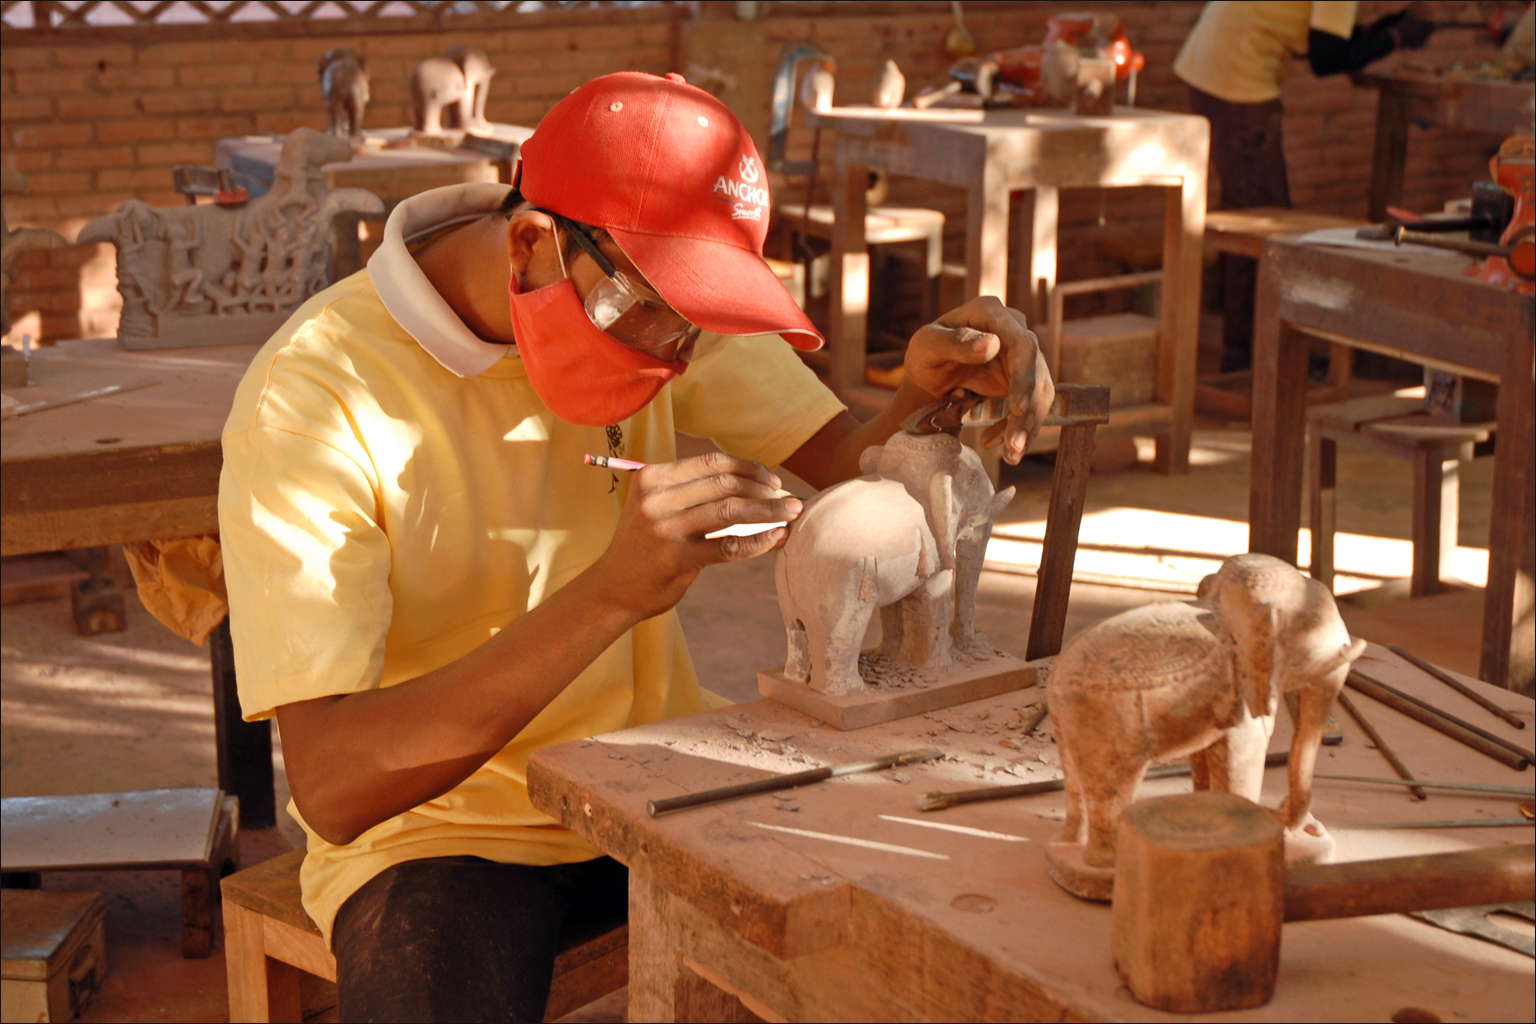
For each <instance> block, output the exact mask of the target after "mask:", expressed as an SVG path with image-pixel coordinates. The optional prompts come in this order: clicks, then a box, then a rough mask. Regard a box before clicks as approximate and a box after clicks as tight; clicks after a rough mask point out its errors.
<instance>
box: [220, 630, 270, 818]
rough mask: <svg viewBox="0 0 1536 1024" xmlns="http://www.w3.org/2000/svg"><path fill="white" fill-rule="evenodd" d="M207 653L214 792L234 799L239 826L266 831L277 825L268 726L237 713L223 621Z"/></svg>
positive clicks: (231, 647)
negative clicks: (214, 751) (216, 786)
mask: <svg viewBox="0 0 1536 1024" xmlns="http://www.w3.org/2000/svg"><path fill="white" fill-rule="evenodd" d="M208 653H209V655H210V656H211V660H212V662H213V724H214V736H215V740H216V742H217V747H218V760H219V788H220V789H222V790H223V791H224V792H226V793H229V794H231V795H232V796H237V797H239V798H240V820H241V822H242V824H244V825H245V827H247V828H271V827H272V826H273V825H276V824H277V799H276V795H275V793H274V791H273V784H272V723H271V722H247V721H245V719H244V718H243V717H242V716H241V714H240V692H239V690H238V689H237V688H236V686H235V649H234V644H233V643H232V642H231V640H230V637H229V619H227V618H226V619H225V620H224V621H223V622H221V623H219V625H218V628H216V629H215V630H214V631H213V632H212V633H209V634H208Z"/></svg>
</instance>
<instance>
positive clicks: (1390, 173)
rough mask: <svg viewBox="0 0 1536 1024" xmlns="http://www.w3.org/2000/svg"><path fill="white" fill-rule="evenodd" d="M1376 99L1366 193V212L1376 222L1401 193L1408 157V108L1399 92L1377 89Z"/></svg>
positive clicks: (1400, 198) (1383, 216)
mask: <svg viewBox="0 0 1536 1024" xmlns="http://www.w3.org/2000/svg"><path fill="white" fill-rule="evenodd" d="M1377 97H1378V98H1377V100H1376V151H1375V152H1374V153H1373V154H1372V156H1371V188H1370V191H1369V192H1368V193H1367V194H1366V203H1365V207H1366V216H1367V217H1369V218H1370V219H1371V220H1372V221H1374V222H1376V223H1378V224H1379V223H1381V222H1382V221H1383V220H1385V219H1386V217H1387V207H1388V206H1389V205H1392V204H1394V203H1398V202H1400V201H1401V200H1402V197H1403V167H1404V165H1405V163H1406V162H1407V158H1408V111H1407V109H1406V108H1405V106H1404V99H1403V97H1402V96H1400V95H1398V94H1397V93H1395V92H1392V91H1390V90H1385V89H1383V90H1378V91H1377Z"/></svg>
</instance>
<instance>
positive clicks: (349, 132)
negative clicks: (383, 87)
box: [320, 46, 370, 138]
mask: <svg viewBox="0 0 1536 1024" xmlns="http://www.w3.org/2000/svg"><path fill="white" fill-rule="evenodd" d="M320 95H321V97H322V98H323V99H324V101H325V115H326V120H327V127H326V131H327V132H328V133H329V134H331V135H338V136H343V137H348V138H350V137H352V136H355V135H361V134H362V133H363V113H364V112H365V111H366V110H367V109H368V100H369V99H370V94H369V91H368V61H367V59H365V58H364V57H363V56H361V55H360V54H359V53H358V52H357V51H356V50H354V49H352V47H350V46H333V47H331V49H329V50H327V51H326V52H325V56H324V57H321V58H320Z"/></svg>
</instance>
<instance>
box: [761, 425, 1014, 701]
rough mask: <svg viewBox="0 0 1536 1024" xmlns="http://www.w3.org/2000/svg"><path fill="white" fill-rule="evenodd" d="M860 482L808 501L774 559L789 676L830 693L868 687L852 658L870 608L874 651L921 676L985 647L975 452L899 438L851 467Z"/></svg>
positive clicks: (995, 505) (984, 508) (986, 515)
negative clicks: (979, 613)
mask: <svg viewBox="0 0 1536 1024" xmlns="http://www.w3.org/2000/svg"><path fill="white" fill-rule="evenodd" d="M859 468H860V469H862V470H864V472H865V474H866V475H864V476H862V477H860V478H858V479H856V480H847V481H844V482H843V483H841V484H838V485H837V486H835V487H832V488H829V489H828V490H826V491H823V492H822V493H821V494H818V495H816V496H815V497H813V498H811V499H810V500H809V501H807V502H806V504H805V510H804V511H803V512H802V513H801V515H800V518H799V519H798V520H796V522H795V523H794V525H793V526H792V527H791V528H790V533H789V540H788V541H786V542H785V545H784V547H783V548H782V549H781V550H780V551H779V553H778V555H777V556H776V561H775V563H774V572H775V577H776V581H777V584H778V595H779V610H780V611H781V613H782V614H783V617H784V627H785V632H786V634H787V636H788V645H789V656H788V658H787V660H786V662H785V666H784V674H785V676H786V677H787V678H788V679H790V680H793V681H796V682H808V683H809V684H810V687H811V689H813V690H817V691H820V692H822V693H828V694H833V695H846V694H850V693H858V692H861V691H863V690H864V689H865V688H866V684H865V682H864V680H863V678H862V677H861V676H860V675H859V650H860V647H861V646H862V645H863V640H864V632H865V630H866V628H867V627H868V625H869V620H870V617H871V616H872V615H873V614H874V612H875V610H876V609H877V608H878V609H880V613H881V633H882V636H881V646H880V650H881V653H883V654H885V655H886V656H887V657H889V658H891V659H892V660H893V661H896V662H898V663H900V664H906V665H911V666H914V667H917V668H923V669H940V668H944V667H946V666H948V665H950V664H951V663H952V662H953V661H954V660H955V657H956V654H957V652H958V653H959V654H961V655H964V654H965V653H966V652H967V651H969V650H970V649H971V648H972V647H974V646H975V645H986V649H987V650H988V651H990V645H987V643H986V638H985V637H982V636H981V635H980V634H979V633H977V632H976V629H975V609H976V584H977V581H978V579H979V578H980V574H981V562H982V559H983V557H984V556H985V552H986V544H987V538H988V537H989V536H990V535H991V532H992V521H993V520H994V519H995V518H996V517H997V514H998V513H999V512H1000V511H1001V510H1002V509H1003V508H1004V507H1005V506H1006V505H1007V504H1008V502H1009V500H1011V499H1012V497H1013V488H1011V487H1010V488H1008V489H1007V490H1005V491H1002V492H1001V493H996V494H994V493H993V490H992V484H991V482H990V480H989V479H988V477H987V474H986V471H985V469H983V467H982V464H981V460H980V458H979V457H978V456H977V455H976V453H975V452H973V451H971V450H970V449H968V448H966V447H964V446H963V445H962V444H961V443H960V441H959V440H958V439H957V438H954V437H951V436H949V435H947V434H933V435H925V436H917V435H912V434H897V435H895V436H894V437H892V438H891V439H890V440H889V441H887V442H886V443H885V444H884V445H882V446H876V447H873V448H870V449H868V450H866V451H865V452H864V454H863V455H862V456H861V457H860V459H859Z"/></svg>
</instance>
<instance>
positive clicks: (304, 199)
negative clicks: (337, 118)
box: [79, 128, 384, 348]
mask: <svg viewBox="0 0 1536 1024" xmlns="http://www.w3.org/2000/svg"><path fill="white" fill-rule="evenodd" d="M350 159H352V145H351V142H350V140H348V139H345V138H333V137H331V136H329V135H325V134H323V133H321V132H317V131H315V130H313V129H311V128H298V129H296V130H294V131H292V132H290V133H289V134H288V137H287V139H286V140H285V141H284V142H283V151H282V156H281V157H280V158H279V159H278V162H277V165H276V166H275V167H274V168H273V180H272V188H271V189H270V191H268V192H267V193H266V194H265V195H263V196H261V197H260V198H257V199H254V200H251V201H250V202H249V203H246V204H244V205H242V206H239V207H225V206H217V205H207V206H180V207H172V208H168V209H155V208H154V207H151V206H147V205H146V204H144V203H142V202H139V201H138V200H136V199H130V200H129V201H128V202H126V203H124V204H123V205H122V206H120V207H118V209H117V212H116V213H113V214H110V215H108V216H106V217H98V218H96V219H95V220H93V221H91V222H90V223H89V224H87V225H86V226H85V228H84V229H83V230H82V231H81V232H80V238H79V242H80V243H81V244H85V243H88V242H111V243H112V244H114V245H115V246H117V290H118V293H119V294H120V295H122V298H123V312H122V320H121V323H120V326H119V328H118V338H119V340H120V341H121V342H122V344H123V346H124V347H125V348H180V347H185V346H190V345H233V344H237V343H240V342H245V341H262V340H265V339H266V338H267V337H268V336H269V335H271V333H272V332H273V331H275V330H276V329H277V328H278V327H280V326H281V325H282V323H283V321H284V320H286V319H287V318H288V316H289V314H291V313H292V312H293V311H294V310H295V309H297V308H298V306H299V304H300V303H302V302H303V301H304V300H305V299H307V298H309V297H310V296H311V295H313V294H314V293H315V292H317V291H319V290H320V289H322V288H324V287H325V286H326V284H327V283H328V277H329V272H328V269H327V264H328V257H329V253H330V238H331V220H332V218H334V217H335V216H336V215H337V214H339V213H342V212H344V211H350V212H355V213H360V214H365V215H368V214H371V215H374V216H378V215H381V214H382V213H383V212H384V204H383V202H382V201H381V200H380V199H379V198H378V197H377V196H375V195H374V194H373V193H371V192H366V191H364V190H362V189H357V188H337V189H333V188H327V187H326V184H325V172H324V170H323V169H322V168H323V167H324V165H325V164H328V163H336V162H339V161H343V160H350Z"/></svg>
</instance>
